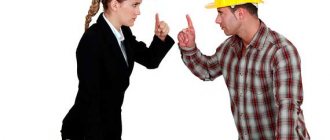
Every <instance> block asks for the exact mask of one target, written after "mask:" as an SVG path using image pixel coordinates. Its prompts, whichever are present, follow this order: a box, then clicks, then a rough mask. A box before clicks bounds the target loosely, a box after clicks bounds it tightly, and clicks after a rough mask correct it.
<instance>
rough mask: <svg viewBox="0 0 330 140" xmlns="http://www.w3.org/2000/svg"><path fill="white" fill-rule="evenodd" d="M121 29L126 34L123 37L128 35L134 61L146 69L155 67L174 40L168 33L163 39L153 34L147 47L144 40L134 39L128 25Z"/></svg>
mask: <svg viewBox="0 0 330 140" xmlns="http://www.w3.org/2000/svg"><path fill="white" fill-rule="evenodd" d="M123 31H124V34H125V33H126V34H127V36H125V38H126V37H128V39H129V42H130V44H131V48H132V50H133V57H134V58H133V59H134V61H135V62H137V63H139V64H141V65H143V66H145V67H147V68H148V69H154V68H157V67H158V66H159V64H160V62H161V61H162V59H163V58H164V57H165V55H166V54H167V52H168V51H169V50H170V49H171V48H172V46H173V44H174V40H173V39H172V38H171V37H170V36H169V35H167V36H166V38H165V41H162V40H160V39H159V38H158V37H157V36H154V37H153V40H152V42H151V44H150V46H149V48H148V47H147V46H146V44H145V43H144V42H142V41H137V40H136V37H135V36H134V35H133V34H132V32H131V30H130V29H129V28H128V27H124V28H123Z"/></svg>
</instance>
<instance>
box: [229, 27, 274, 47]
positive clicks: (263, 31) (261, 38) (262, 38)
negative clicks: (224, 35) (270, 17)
mask: <svg viewBox="0 0 330 140" xmlns="http://www.w3.org/2000/svg"><path fill="white" fill-rule="evenodd" d="M268 32H269V29H268V27H267V26H266V25H265V23H264V22H262V21H261V20H260V26H259V29H258V31H257V32H256V34H255V35H254V36H253V38H252V41H251V42H250V44H249V45H248V47H253V48H256V49H258V50H261V49H262V47H263V46H264V45H265V43H266V40H267V36H268ZM232 39H233V40H232V41H233V44H231V46H233V47H240V44H242V39H241V38H240V37H239V36H237V35H235V36H233V38H232ZM237 49H238V48H237Z"/></svg>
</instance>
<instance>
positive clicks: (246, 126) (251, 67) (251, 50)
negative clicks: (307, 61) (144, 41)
mask: <svg viewBox="0 0 330 140" xmlns="http://www.w3.org/2000/svg"><path fill="white" fill-rule="evenodd" d="M242 44H243V43H242V40H241V39H240V38H239V37H238V36H231V37H229V38H228V39H227V40H226V41H224V42H223V43H222V44H221V45H220V46H219V47H218V48H217V50H216V53H215V54H214V55H212V56H205V55H203V54H202V53H201V52H200V50H199V49H198V48H197V47H195V48H193V49H191V48H190V49H184V48H181V49H180V50H181V54H182V59H183V61H184V63H185V64H186V65H187V67H188V68H189V69H190V70H191V71H192V73H193V74H195V75H196V76H197V77H199V78H200V79H202V80H213V79H215V78H217V77H218V76H221V75H223V77H224V78H225V82H226V85H227V87H228V90H229V94H230V99H231V110H232V113H233V117H234V119H235V123H236V127H237V130H238V132H239V139H240V140H275V139H276V140H308V139H310V137H309V134H308V132H307V129H306V127H305V123H304V118H303V112H302V110H301V108H300V106H301V104H302V102H303V87H302V80H301V67H300V57H299V54H298V51H297V49H296V48H295V47H294V45H293V44H292V43H291V42H290V41H289V40H287V39H286V38H285V37H283V36H282V35H280V34H278V33H277V32H275V31H272V30H271V29H270V28H268V27H267V26H266V25H265V24H264V23H263V22H262V21H261V25H260V28H259V29H258V32H257V33H256V34H255V36H254V38H253V39H252V41H251V43H250V44H249V45H248V47H247V48H246V50H245V51H244V52H245V53H244V54H242V48H243V45H242Z"/></svg>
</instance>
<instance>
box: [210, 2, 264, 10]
mask: <svg viewBox="0 0 330 140" xmlns="http://www.w3.org/2000/svg"><path fill="white" fill-rule="evenodd" d="M262 2H263V1H262V0H214V2H213V3H209V4H207V5H206V6H205V7H206V8H207V9H211V8H221V7H227V6H234V5H240V4H245V3H253V4H259V3H262Z"/></svg>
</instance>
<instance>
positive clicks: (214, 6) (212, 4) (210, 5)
mask: <svg viewBox="0 0 330 140" xmlns="http://www.w3.org/2000/svg"><path fill="white" fill-rule="evenodd" d="M205 8H206V9H213V8H218V7H217V6H216V5H215V3H209V4H207V5H205Z"/></svg>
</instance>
